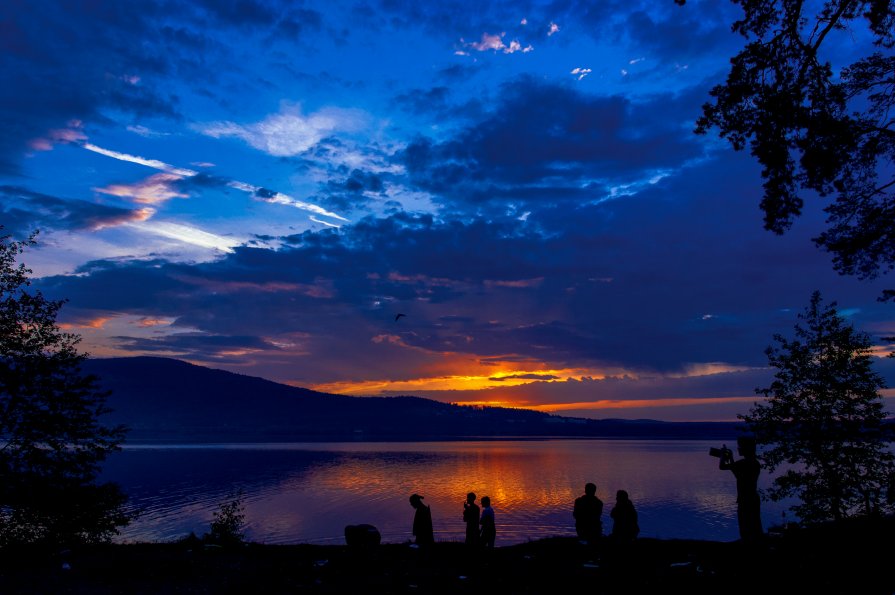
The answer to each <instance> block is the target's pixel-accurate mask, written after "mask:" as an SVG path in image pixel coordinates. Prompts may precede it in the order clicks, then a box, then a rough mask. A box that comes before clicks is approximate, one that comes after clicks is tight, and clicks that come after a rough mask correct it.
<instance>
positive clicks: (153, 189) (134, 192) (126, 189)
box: [94, 173, 189, 204]
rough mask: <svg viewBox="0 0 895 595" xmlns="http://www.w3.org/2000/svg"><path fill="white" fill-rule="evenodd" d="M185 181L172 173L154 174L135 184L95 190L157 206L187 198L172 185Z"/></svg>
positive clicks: (111, 185)
mask: <svg viewBox="0 0 895 595" xmlns="http://www.w3.org/2000/svg"><path fill="white" fill-rule="evenodd" d="M181 179H183V176H179V175H176V174H171V173H159V174H153V175H151V176H149V177H148V178H146V179H144V180H141V181H139V182H137V183H135V184H110V185H109V186H106V187H105V188H94V190H96V191H97V192H102V193H103V194H110V195H112V196H120V197H123V198H132V199H133V200H134V201H135V202H139V203H144V204H157V203H160V202H165V201H168V200H171V199H172V198H187V197H188V196H189V195H187V194H184V193H182V192H177V191H176V190H174V189H173V187H172V185H171V183H172V182H175V181H177V180H181Z"/></svg>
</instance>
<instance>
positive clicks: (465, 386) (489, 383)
mask: <svg viewBox="0 0 895 595" xmlns="http://www.w3.org/2000/svg"><path fill="white" fill-rule="evenodd" d="M507 366H508V365H504V366H496V368H497V369H498V370H500V371H496V370H495V369H494V367H492V368H491V369H489V370H488V371H489V373H488V374H487V375H485V374H481V373H479V374H475V373H473V374H450V375H444V376H432V377H428V378H413V379H407V380H360V381H350V380H349V381H340V382H330V383H320V384H314V385H311V386H309V387H308V388H311V389H313V390H317V391H321V392H327V393H334V394H339V395H356V396H361V395H366V396H372V395H375V394H378V393H381V392H383V391H389V392H396V391H414V390H427V391H428V390H443V391H456V390H483V389H493V388H509V387H513V386H521V385H524V384H531V383H532V382H562V381H565V380H569V379H572V380H578V379H580V378H582V377H589V378H593V379H597V380H603V379H605V378H606V375H605V374H604V373H602V372H600V371H596V370H585V369H581V368H565V369H556V370H554V369H529V368H525V369H522V370H519V369H513V368H509V367H507ZM483 367H484V366H483ZM500 368H503V369H500ZM534 376H542V377H544V378H545V379H544V380H538V379H537V378H534Z"/></svg>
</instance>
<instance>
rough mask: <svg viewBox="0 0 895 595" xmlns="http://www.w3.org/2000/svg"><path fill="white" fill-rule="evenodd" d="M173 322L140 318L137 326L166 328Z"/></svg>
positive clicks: (162, 319)
mask: <svg viewBox="0 0 895 595" xmlns="http://www.w3.org/2000/svg"><path fill="white" fill-rule="evenodd" d="M171 322H173V320H166V319H164V318H141V319H140V320H138V321H137V323H136V324H137V326H141V327H144V328H146V327H151V326H168V325H170V324H171Z"/></svg>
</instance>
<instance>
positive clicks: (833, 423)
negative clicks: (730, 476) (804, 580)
mask: <svg viewBox="0 0 895 595" xmlns="http://www.w3.org/2000/svg"><path fill="white" fill-rule="evenodd" d="M799 319H800V320H801V321H802V322H801V324H797V325H796V326H795V338H793V339H786V338H784V337H782V336H780V335H775V337H774V339H775V341H776V342H777V346H776V347H768V349H767V350H766V353H767V356H768V362H769V364H770V365H771V366H772V367H774V368H776V370H777V371H776V374H775V377H774V381H773V382H772V383H771V386H770V387H769V388H764V389H759V390H758V391H757V392H758V393H759V394H762V395H764V396H765V397H766V398H767V400H766V401H764V402H760V403H756V404H755V405H754V406H753V408H752V410H751V411H750V412H749V414H748V415H741V416H739V417H740V418H741V419H743V420H744V421H745V422H746V425H747V427H748V429H749V431H751V432H752V433H753V434H754V435H755V438H756V442H757V443H758V444H759V445H764V446H766V447H767V448H765V449H764V450H763V452H762V454H761V459H762V462H763V464H764V466H765V467H767V468H768V469H769V470H770V471H771V472H773V471H775V470H776V469H777V468H778V467H781V466H782V467H784V468H785V471H784V472H783V473H782V474H781V475H780V476H778V477H776V478H775V480H774V483H773V485H772V487H771V489H770V491H769V495H770V497H771V499H773V500H780V499H784V498H788V497H796V498H798V500H799V503H798V504H797V505H795V506H794V507H793V510H794V512H795V513H796V514H797V515H798V516H799V517H800V518H801V519H802V520H804V521H806V522H817V521H825V520H840V519H842V518H845V517H848V516H853V515H856V514H870V513H873V512H878V511H882V510H884V509H885V508H886V507H887V506H890V505H891V498H886V495H887V494H886V491H887V489H888V486H889V481H890V479H891V477H892V473H893V456H892V453H891V452H890V450H889V448H888V447H889V444H888V440H889V439H890V436H889V434H888V428H887V426H886V424H885V412H884V410H883V402H882V397H881V395H880V392H879V391H880V389H882V388H884V383H883V380H882V378H881V377H880V376H879V375H878V374H876V372H874V371H873V369H872V367H871V356H870V348H871V345H872V344H871V342H870V338H869V337H868V335H867V334H866V333H862V332H857V331H855V329H854V328H853V327H852V326H851V325H849V324H848V323H847V322H846V321H845V319H843V318H842V317H841V316H840V315H839V313H838V312H837V310H836V303H835V302H833V303H832V304H830V305H829V306H825V305H823V304H822V300H821V296H820V293H819V292H815V293H814V294H813V295H812V297H811V303H810V305H809V306H808V307H807V308H806V310H805V312H804V313H803V314H800V315H799ZM888 496H891V494H888ZM887 500H888V503H887Z"/></svg>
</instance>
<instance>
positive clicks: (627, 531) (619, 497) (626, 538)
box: [609, 490, 640, 543]
mask: <svg viewBox="0 0 895 595" xmlns="http://www.w3.org/2000/svg"><path fill="white" fill-rule="evenodd" d="M609 516H611V517H612V538H613V539H614V540H615V541H617V542H618V543H631V542H632V541H634V538H636V537H637V534H638V533H640V527H639V526H638V525H637V510H635V509H634V503H633V502H631V498H629V497H628V492H626V491H625V490H619V491H617V492H616V493H615V506H614V507H612V512H610V513H609Z"/></svg>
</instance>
